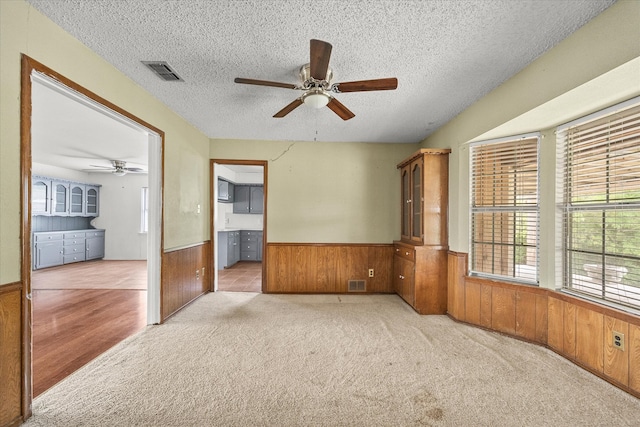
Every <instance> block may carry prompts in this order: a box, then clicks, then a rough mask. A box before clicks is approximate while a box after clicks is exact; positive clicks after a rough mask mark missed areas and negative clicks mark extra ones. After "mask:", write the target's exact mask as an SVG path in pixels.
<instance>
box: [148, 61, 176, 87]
mask: <svg viewBox="0 0 640 427" xmlns="http://www.w3.org/2000/svg"><path fill="white" fill-rule="evenodd" d="M142 63H143V64H144V65H146V66H147V67H148V68H149V69H150V70H151V71H153V72H154V73H155V74H156V75H157V76H158V77H160V78H161V79H162V80H164V81H167V82H183V81H184V80H182V78H181V77H180V76H179V75H178V73H176V72H175V71H173V68H171V66H170V65H169V64H167V63H166V62H164V61H142Z"/></svg>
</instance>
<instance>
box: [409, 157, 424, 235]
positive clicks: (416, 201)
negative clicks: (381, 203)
mask: <svg viewBox="0 0 640 427" xmlns="http://www.w3.org/2000/svg"><path fill="white" fill-rule="evenodd" d="M411 184H412V194H411V201H412V204H411V205H412V209H411V210H412V214H411V240H419V241H421V240H422V162H421V161H415V162H414V163H412V164H411Z"/></svg>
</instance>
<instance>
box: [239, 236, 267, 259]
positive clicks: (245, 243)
mask: <svg viewBox="0 0 640 427" xmlns="http://www.w3.org/2000/svg"><path fill="white" fill-rule="evenodd" d="M240 259H242V260H243V261H262V231H249V230H242V231H240Z"/></svg>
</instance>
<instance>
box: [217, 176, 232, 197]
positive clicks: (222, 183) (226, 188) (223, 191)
mask: <svg viewBox="0 0 640 427" xmlns="http://www.w3.org/2000/svg"><path fill="white" fill-rule="evenodd" d="M234 187H235V185H234V184H233V183H232V182H229V181H227V180H225V179H222V178H218V201H219V202H222V203H233V196H234Z"/></svg>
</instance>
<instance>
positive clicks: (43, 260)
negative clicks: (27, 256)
mask: <svg viewBox="0 0 640 427" xmlns="http://www.w3.org/2000/svg"><path fill="white" fill-rule="evenodd" d="M62 262H63V254H62V240H52V241H50V242H38V243H36V259H35V265H34V267H35V268H36V269H38V268H45V267H53V266H56V265H62Z"/></svg>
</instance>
